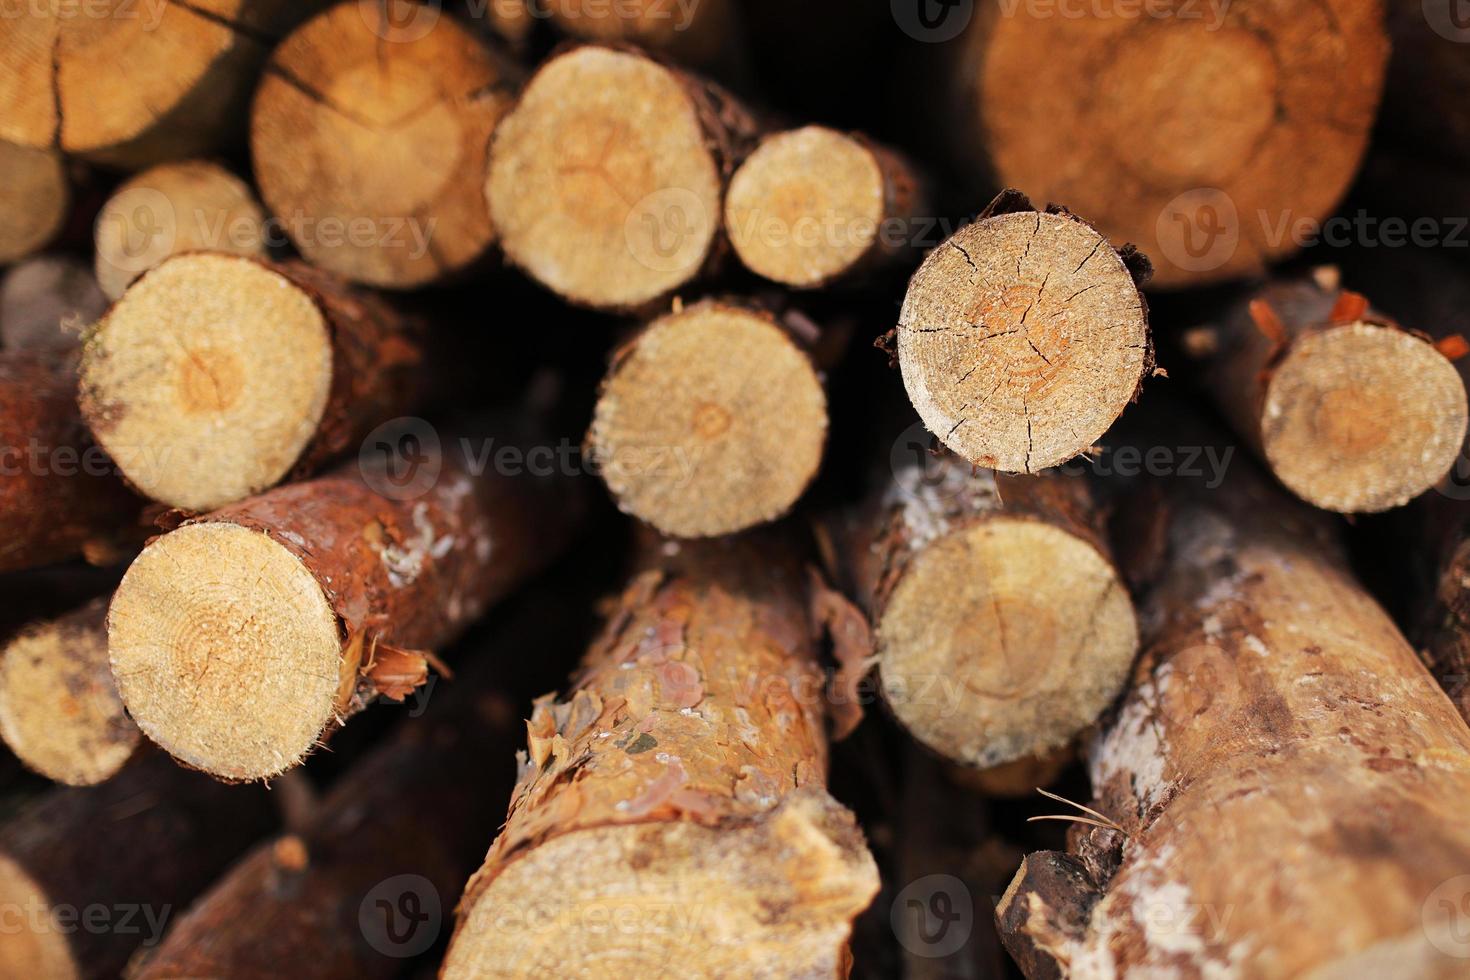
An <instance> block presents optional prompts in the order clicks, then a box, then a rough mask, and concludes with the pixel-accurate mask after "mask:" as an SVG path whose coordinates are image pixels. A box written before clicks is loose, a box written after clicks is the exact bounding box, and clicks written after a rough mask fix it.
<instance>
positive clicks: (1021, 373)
mask: <svg viewBox="0 0 1470 980" xmlns="http://www.w3.org/2000/svg"><path fill="white" fill-rule="evenodd" d="M1148 268H1149V264H1148V260H1147V259H1146V258H1144V257H1143V256H1141V255H1139V254H1138V253H1137V252H1136V251H1135V250H1134V249H1133V248H1132V247H1131V246H1128V247H1125V248H1124V249H1123V251H1121V252H1119V251H1117V250H1115V249H1114V248H1113V247H1112V246H1111V245H1109V244H1108V242H1107V240H1106V239H1105V238H1104V237H1103V236H1102V234H1101V233H1099V232H1098V230H1097V229H1095V228H1094V227H1093V226H1092V225H1089V224H1088V223H1087V222H1085V221H1083V220H1081V219H1080V218H1078V217H1077V216H1075V215H1073V214H1071V213H1069V212H1067V211H1066V210H1065V209H1062V208H1056V207H1048V208H1047V209H1046V210H1045V211H1037V210H1033V209H1032V206H1031V204H1030V202H1029V201H1027V199H1026V198H1025V197H1024V196H1022V195H1020V194H1018V193H1016V192H1015V191H1007V192H1005V193H1003V194H1001V195H1000V196H999V197H997V198H996V199H995V200H994V201H992V202H991V204H990V206H989V207H987V208H986V209H985V211H984V212H983V213H982V214H981V215H980V217H979V219H978V220H976V221H975V222H974V223H972V224H969V225H966V226H965V227H964V228H961V229H960V230H959V231H958V232H956V233H955V234H954V236H953V237H951V238H950V239H949V240H948V241H946V242H945V243H944V244H943V245H941V246H939V247H938V248H936V249H935V250H934V251H933V252H931V253H929V256H928V258H926V259H925V260H924V264H923V265H922V266H920V267H919V270H918V271H917V272H916V273H914V276H913V279H912V280H911V281H910V282H909V287H908V292H907V294H906V295H905V296H904V300H903V308H902V310H901V311H900V313H899V320H898V328H897V331H896V334H897V336H896V341H895V342H896V349H897V355H898V364H899V367H900V368H901V369H902V371H903V382H904V387H905V388H907V389H908V394H909V400H910V401H911V402H913V405H914V408H915V409H916V410H917V411H918V413H919V417H920V418H921V419H923V420H924V424H925V425H926V426H927V427H928V428H929V431H930V432H933V433H934V434H935V435H936V436H938V437H939V439H940V440H941V441H942V442H943V443H944V444H945V445H946V446H948V447H949V448H951V449H953V450H954V451H955V452H957V453H959V454H960V455H961V456H963V457H965V458H966V459H968V460H970V461H971V462H973V463H976V464H978V465H980V466H985V467H990V468H994V469H1000V470H1005V471H1007V472H1012V473H1038V472H1040V471H1041V470H1044V469H1046V468H1048V467H1051V466H1056V465H1058V464H1061V463H1064V462H1066V461H1067V460H1069V459H1071V458H1072V457H1073V456H1076V455H1077V454H1078V453H1080V452H1082V451H1083V450H1085V449H1087V448H1088V447H1089V446H1091V445H1092V444H1093V442H1094V441H1095V440H1096V439H1097V438H1098V437H1099V436H1101V435H1102V434H1103V433H1104V432H1106V431H1107V429H1108V427H1109V426H1111V425H1112V424H1113V422H1114V421H1115V420H1116V419H1117V418H1118V416H1119V415H1120V414H1121V413H1122V412H1123V409H1124V408H1125V407H1126V406H1127V405H1128V403H1129V402H1130V401H1132V400H1133V398H1134V397H1135V396H1136V395H1137V393H1138V390H1139V387H1140V385H1142V383H1143V379H1144V378H1145V377H1147V376H1148V374H1149V372H1150V370H1151V369H1152V368H1153V348H1152V343H1151V340H1150V337H1149V330H1148V307H1147V304H1146V303H1145V302H1144V299H1143V295H1142V293H1140V292H1139V288H1138V286H1139V283H1140V282H1141V281H1143V279H1145V278H1147V276H1148Z"/></svg>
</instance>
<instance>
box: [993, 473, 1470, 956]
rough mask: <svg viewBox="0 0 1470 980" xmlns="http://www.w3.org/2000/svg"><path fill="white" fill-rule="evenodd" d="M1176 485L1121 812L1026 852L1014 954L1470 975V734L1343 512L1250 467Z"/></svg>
mask: <svg viewBox="0 0 1470 980" xmlns="http://www.w3.org/2000/svg"><path fill="white" fill-rule="evenodd" d="M1166 482H1167V483H1168V487H1167V489H1165V491H1164V493H1165V499H1166V500H1167V502H1168V503H1167V506H1168V514H1169V516H1170V517H1171V519H1172V520H1171V526H1170V534H1169V538H1168V550H1167V552H1166V554H1165V555H1164V558H1163V561H1162V564H1161V565H1160V567H1159V569H1158V573H1157V575H1156V577H1155V579H1154V580H1153V587H1152V588H1151V589H1150V590H1149V593H1148V595H1147V598H1146V600H1145V602H1144V605H1143V610H1142V617H1141V619H1142V621H1143V622H1144V623H1145V624H1147V627H1146V631H1145V637H1144V644H1145V651H1146V652H1145V654H1144V656H1143V658H1142V659H1141V661H1140V662H1139V664H1138V666H1137V668H1136V669H1135V672H1134V675H1133V677H1132V679H1131V683H1130V688H1129V691H1128V694H1127V695H1126V696H1125V698H1124V699H1123V701H1122V703H1121V705H1120V707H1119V709H1118V712H1117V714H1116V716H1115V717H1113V718H1111V719H1110V721H1109V723H1108V724H1107V725H1106V726H1105V728H1104V730H1103V732H1102V733H1101V735H1100V737H1099V739H1098V740H1097V742H1096V743H1095V744H1094V746H1093V748H1092V752H1091V762H1090V765H1091V776H1092V785H1093V791H1094V799H1093V801H1092V803H1091V808H1092V810H1093V811H1095V812H1096V814H1097V815H1100V816H1090V815H1087V814H1083V813H1079V814H1078V817H1085V818H1086V819H1087V820H1090V821H1091V823H1084V824H1083V825H1081V826H1078V827H1077V828H1074V830H1073V832H1072V833H1073V836H1072V839H1071V842H1070V845H1069V851H1070V852H1071V853H1067V854H1062V853H1057V852H1042V853H1038V854H1032V855H1030V856H1029V857H1028V858H1027V859H1026V861H1025V863H1024V864H1023V865H1022V867H1021V869H1020V871H1019V872H1018V873H1017V875H1016V877H1015V879H1014V880H1013V881H1012V883H1011V886H1010V888H1009V889H1008V890H1007V892H1006V894H1005V895H1004V897H1003V898H1002V899H1001V901H1000V903H999V907H998V909H997V915H998V917H999V921H1000V924H1001V930H1002V934H1003V936H1004V937H1005V938H1006V942H1007V946H1008V948H1009V949H1010V950H1011V952H1012V953H1013V955H1015V957H1016V959H1017V961H1018V962H1019V963H1020V964H1021V966H1022V969H1023V971H1024V972H1026V974H1027V975H1028V976H1032V977H1040V976H1058V975H1060V976H1068V975H1070V976H1143V975H1151V974H1157V973H1158V972H1160V971H1164V972H1168V973H1169V974H1170V975H1172V976H1177V977H1181V978H1203V977H1212V976H1227V975H1237V974H1240V975H1249V976H1252V977H1259V978H1262V980H1276V978H1289V977H1305V976H1315V977H1327V976H1342V977H1350V976H1367V975H1373V976H1402V977H1423V978H1449V977H1458V976H1463V975H1464V963H1465V960H1464V958H1463V957H1464V956H1465V955H1466V954H1467V953H1470V946H1467V945H1466V943H1465V940H1464V935H1463V930H1462V929H1461V927H1462V926H1463V920H1461V919H1459V918H1457V916H1458V909H1459V908H1460V902H1461V900H1462V897H1463V894H1464V891H1463V886H1462V885H1461V886H1459V887H1458V888H1457V887H1456V883H1457V882H1460V879H1456V878H1454V877H1453V876H1454V875H1455V874H1456V873H1457V872H1458V869H1463V868H1466V867H1470V827H1467V826H1466V824H1465V821H1464V820H1463V819H1462V817H1461V815H1462V814H1463V813H1465V812H1466V808H1467V807H1470V729H1467V728H1466V726H1465V723H1464V721H1463V720H1462V719H1461V718H1460V716H1459V715H1458V714H1457V713H1456V711H1455V709H1454V707H1453V705H1451V704H1450V702H1449V699H1448V698H1446V697H1445V696H1444V695H1443V693H1442V692H1440V691H1439V690H1438V688H1437V687H1436V685H1435V684H1434V682H1433V679H1432V678H1430V677H1429V675H1428V672H1427V671H1426V670H1425V669H1424V667H1423V665H1422V664H1421V663H1420V662H1419V661H1418V659H1417V657H1416V656H1415V653H1414V651H1413V649H1412V648H1411V647H1410V646H1409V644H1408V643H1407V642H1406V641H1405V640H1404V638H1403V636H1402V635H1401V634H1400V633H1399V631H1398V629H1397V628H1396V627H1395V625H1394V624H1393V622H1392V621H1391V620H1390V619H1389V617H1388V616H1387V615H1386V614H1385V613H1384V612H1383V610H1382V609H1380V608H1379V606H1378V605H1377V604H1376V603H1375V602H1374V601H1373V600H1372V599H1371V598H1370V597H1369V596H1368V594H1367V593H1366V592H1365V591H1364V589H1363V588H1362V587H1361V586H1360V585H1359V584H1358V583H1357V582H1356V581H1355V580H1354V579H1353V577H1352V574H1351V572H1350V571H1349V568H1348V564H1347V561H1346V558H1345V556H1344V554H1343V553H1342V551H1341V549H1340V548H1339V546H1338V544H1337V542H1336V541H1335V540H1333V537H1332V534H1331V528H1330V525H1329V524H1327V523H1326V521H1325V517H1324V515H1321V514H1315V513H1313V512H1311V511H1309V510H1308V509H1307V508H1306V507H1303V506H1302V505H1300V504H1297V503H1295V502H1293V501H1291V500H1289V499H1288V498H1287V497H1286V496H1285V495H1283V494H1281V493H1280V491H1278V490H1276V489H1274V488H1272V487H1270V486H1269V485H1267V484H1266V482H1265V481H1264V479H1262V478H1261V477H1259V476H1258V475H1256V474H1255V473H1254V472H1253V471H1252V470H1251V469H1250V468H1249V467H1248V465H1247V464H1245V463H1244V462H1243V461H1242V462H1237V464H1236V465H1235V466H1233V467H1232V468H1231V470H1230V475H1229V477H1228V479H1227V480H1226V482H1225V483H1224V484H1223V485H1221V486H1219V487H1213V488H1205V487H1203V486H1196V485H1191V484H1190V483H1188V481H1185V480H1183V479H1179V478H1175V479H1171V480H1169V481H1166ZM1406 827H1412V828H1414V829H1413V832H1412V833H1405V832H1404V830H1403V828H1406ZM1283 856H1289V860H1283ZM1263 882H1269V887H1262V883H1263Z"/></svg>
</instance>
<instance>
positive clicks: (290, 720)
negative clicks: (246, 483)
mask: <svg viewBox="0 0 1470 980" xmlns="http://www.w3.org/2000/svg"><path fill="white" fill-rule="evenodd" d="M423 451H424V453H425V457H424V458H423V459H420V460H417V461H415V462H416V468H417V471H418V473H419V474H420V477H421V482H420V483H418V484H412V485H409V486H408V487H407V490H405V492H398V489H399V488H397V487H396V485H395V484H394V483H393V482H392V480H393V478H394V476H395V475H396V473H395V472H393V471H389V470H387V469H383V470H381V471H380V470H379V469H377V468H375V467H371V466H368V465H367V464H366V463H363V464H356V463H355V464H351V465H349V466H346V467H344V468H343V469H341V470H338V471H336V472H334V473H333V474H330V475H327V476H323V477H320V478H318V479H315V480H310V481H306V482H303V483H296V484H290V485H287V486H284V487H279V488H277V489H275V490H272V491H270V492H269V493H265V494H262V495H260V496H258V497H253V498H250V499H247V500H244V501H241V502H240V503H238V504H235V505H232V506H230V507H226V508H223V509H221V510H217V511H214V512H213V513H211V514H208V515H205V516H204V517H202V518H200V519H198V520H195V521H192V522H190V523H188V524H185V525H184V526H182V527H180V528H179V529H178V530H175V531H173V532H171V533H169V534H165V535H163V536H162V537H159V538H157V539H155V540H154V541H153V542H152V543H151V544H150V545H149V546H148V547H147V548H146V549H144V551H143V553H142V554H141V555H140V556H139V557H138V559H137V560H136V561H135V562H134V563H133V564H132V566H131V567H130V568H129V569H128V572H127V574H126V575H125V576H124V577H123V580H122V584H121V585H119V586H118V589H117V592H116V594H115V595H114V596H113V600H112V606H111V609H110V612H109V615H108V629H109V647H110V649H111V655H112V669H113V674H114V676H115V677H116V678H117V684H118V690H119V691H120V693H121V694H122V698H123V702H124V704H126V705H127V707H128V711H129V713H130V714H131V715H132V717H133V719H134V720H135V721H136V722H137V723H138V726H139V727H140V728H142V730H143V732H144V734H146V735H147V736H148V737H149V738H151V739H152V740H153V741H155V742H157V743H158V744H159V745H160V746H162V747H163V748H164V749H165V750H167V751H168V752H169V753H171V754H172V755H174V756H175V757H176V758H177V759H179V760H180V761H181V762H183V763H185V764H187V765H190V766H193V767H195V768H198V769H202V770H204V771H205V772H208V773H212V774H214V775H216V776H219V777H221V778H225V779H235V780H248V779H263V778H266V777H269V776H273V775H275V774H277V773H280V772H283V771H285V770H287V769H290V768H292V767H294V766H296V765H298V764H299V763H300V762H301V761H302V759H303V758H304V757H305V755H306V753H307V752H309V751H310V750H311V748H312V747H313V746H314V745H315V744H317V743H318V742H319V741H320V740H321V739H322V738H323V737H324V736H325V735H326V734H328V733H329V732H330V731H331V730H332V729H333V728H334V727H336V726H337V725H339V724H341V722H342V721H343V720H344V719H345V718H347V717H348V716H349V715H351V714H353V713H354V712H356V711H357V710H359V709H361V708H362V707H364V706H365V705H366V704H368V703H369V702H371V701H373V700H374V699H376V698H377V697H379V696H387V697H390V698H402V697H404V696H405V695H407V694H408V693H410V692H412V691H413V690H414V688H416V687H417V686H418V685H420V684H422V683H424V681H425V680H426V677H427V666H428V661H429V660H430V659H431V658H432V657H433V654H432V652H430V651H432V650H433V648H435V647H438V646H440V645H442V644H445V643H447V642H449V641H450V640H452V639H453V638H454V637H455V636H456V635H458V633H459V632H460V631H461V630H462V629H463V628H464V627H465V626H467V625H468V624H469V623H471V622H472V621H474V619H475V618H476V617H478V616H479V615H480V614H481V613H482V612H483V611H484V610H485V609H486V608H487V607H488V606H489V605H490V604H491V603H492V602H494V601H495V600H496V599H498V598H500V597H501V596H503V595H504V594H505V593H506V592H508V591H509V590H510V589H511V588H512V587H514V586H515V585H517V584H519V583H520V582H521V581H523V580H524V579H525V578H527V577H528V576H529V575H531V574H532V573H533V572H535V571H537V570H539V569H540V568H542V567H543V566H544V565H545V564H547V563H548V562H550V561H551V559H553V558H554V557H556V555H557V554H558V553H559V552H560V550H561V548H562V547H563V546H565V544H566V543H567V542H568V541H569V540H570V538H571V536H572V532H573V530H574V529H575V527H576V525H577V522H578V518H579V516H580V506H579V504H580V493H579V491H580V490H581V486H580V484H578V483H576V482H575V481H574V480H572V479H570V478H567V477H564V476H551V477H546V478H532V477H529V476H520V477H517V476H507V475H501V474H498V473H495V472H485V473H482V474H479V475H472V466H471V461H470V460H468V459H465V458H463V457H461V456H460V455H459V454H457V453H456V452H454V451H448V450H446V451H444V452H442V453H435V452H433V449H432V447H428V446H425V447H423ZM431 478H432V479H431ZM390 494H391V495H390Z"/></svg>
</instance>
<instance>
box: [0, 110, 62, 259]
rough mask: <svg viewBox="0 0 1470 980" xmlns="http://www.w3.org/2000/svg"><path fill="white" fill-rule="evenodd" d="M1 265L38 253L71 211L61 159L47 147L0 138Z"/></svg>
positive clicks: (54, 234) (59, 229)
mask: <svg viewBox="0 0 1470 980" xmlns="http://www.w3.org/2000/svg"><path fill="white" fill-rule="evenodd" d="M0 171H3V172H4V174H5V180H4V181H3V182H0V264H3V263H7V262H16V261H19V260H20V259H23V258H25V257H26V256H28V255H31V254H33V253H35V252H39V251H40V250H41V249H42V248H45V247H46V244H47V243H48V242H50V241H51V239H53V238H55V237H56V235H57V233H58V232H60V231H61V227H62V225H63V224H64V223H65V222H66V216H67V212H68V211H69V210H70V208H71V188H70V187H69V186H68V184H67V179H66V165H65V163H64V162H63V161H62V159H61V157H60V156H59V155H58V154H56V153H53V152H51V151H50V150H47V149H45V148H44V147H28V146H17V145H15V144H13V143H8V142H5V141H4V140H3V139H0Z"/></svg>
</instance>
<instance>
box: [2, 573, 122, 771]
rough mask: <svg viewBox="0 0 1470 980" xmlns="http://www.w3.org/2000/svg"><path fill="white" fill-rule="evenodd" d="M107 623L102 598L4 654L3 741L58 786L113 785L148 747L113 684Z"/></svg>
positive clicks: (22, 638)
mask: <svg viewBox="0 0 1470 980" xmlns="http://www.w3.org/2000/svg"><path fill="white" fill-rule="evenodd" d="M106 617H107V602H106V600H104V599H98V600H96V601H95V602H92V603H89V604H88V605H86V606H84V607H82V608H81V609H79V610H77V611H76V612H74V613H71V614H69V615H67V616H63V617H61V618H60V619H57V620H53V621H50V622H46V623H39V624H36V625H34V626H31V627H29V628H27V629H26V630H24V631H23V632H21V633H20V634H19V635H18V636H16V637H15V638H14V639H13V640H11V641H10V643H9V644H7V645H6V646H5V648H4V652H3V653H0V736H3V737H4V739H5V744H6V745H8V746H9V747H10V749H11V751H13V752H14V753H15V754H16V756H17V757H18V758H19V759H20V760H21V762H23V763H25V764H26V766H27V767H28V768H30V769H32V770H34V771H35V772H38V773H40V774H41V775H43V776H45V777H46V778H47V779H53V780H55V781H57V782H59V783H67V784H69V785H72V786H93V785H96V784H97V783H100V782H102V781H103V780H105V779H108V778H109V777H111V776H112V775H113V774H115V773H116V772H117V771H118V770H119V769H121V768H122V766H123V764H124V763H125V762H127V761H128V759H130V758H132V756H133V753H134V752H135V751H136V750H137V748H138V746H139V744H140V743H141V742H142V740H143V737H142V735H141V734H140V733H139V731H138V728H137V726H136V725H134V724H133V723H132V721H130V720H129V719H128V716H127V713H126V711H124V709H123V704H122V699H121V698H120V697H118V693H117V686H116V684H115V683H114V682H113V679H112V670H111V667H110V666H109V665H108V660H107V631H106V625H105V620H106Z"/></svg>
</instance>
